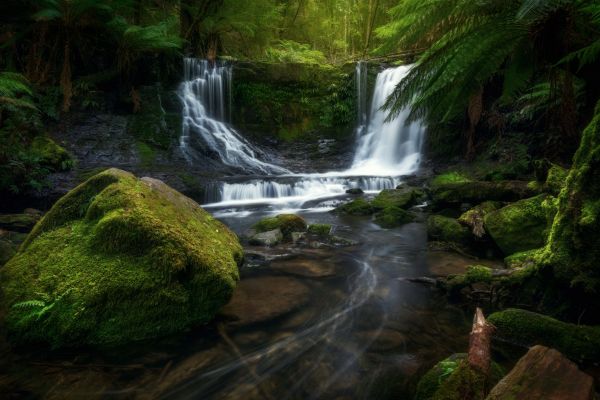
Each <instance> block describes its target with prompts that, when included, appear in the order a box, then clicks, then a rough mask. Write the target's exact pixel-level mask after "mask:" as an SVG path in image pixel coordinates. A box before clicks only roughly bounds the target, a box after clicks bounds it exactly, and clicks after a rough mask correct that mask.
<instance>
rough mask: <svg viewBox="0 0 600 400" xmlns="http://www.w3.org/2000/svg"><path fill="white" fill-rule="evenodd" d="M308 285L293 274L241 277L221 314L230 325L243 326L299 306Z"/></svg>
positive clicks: (306, 294)
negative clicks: (292, 276)
mask: <svg viewBox="0 0 600 400" xmlns="http://www.w3.org/2000/svg"><path fill="white" fill-rule="evenodd" d="M309 295H310V290H309V288H308V287H307V286H306V285H304V284H302V283H301V282H299V281H298V280H296V279H293V278H287V277H279V276H277V277H263V278H251V279H246V280H242V281H241V282H240V283H239V284H238V287H237V288H236V290H235V291H234V293H233V297H232V299H231V301H230V302H229V304H227V305H226V306H225V307H223V309H222V310H221V314H222V315H223V316H224V317H225V318H227V319H230V320H231V321H230V322H229V324H230V325H232V326H247V325H251V324H256V323H260V322H265V321H269V320H272V319H274V318H277V317H280V316H282V315H285V314H287V313H289V312H291V311H294V310H296V309H298V308H299V307H302V306H303V305H304V304H306V303H307V302H308V300H309Z"/></svg>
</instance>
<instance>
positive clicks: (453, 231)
mask: <svg viewBox="0 0 600 400" xmlns="http://www.w3.org/2000/svg"><path fill="white" fill-rule="evenodd" d="M427 235H428V236H429V238H430V239H432V240H437V241H442V242H455V243H460V244H467V243H468V242H469V239H470V236H471V234H470V232H469V229H468V228H466V227H464V226H462V225H461V224H460V223H459V222H458V221H457V220H456V219H454V218H449V217H444V216H442V215H430V216H429V218H427Z"/></svg>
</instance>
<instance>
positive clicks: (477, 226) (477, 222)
mask: <svg viewBox="0 0 600 400" xmlns="http://www.w3.org/2000/svg"><path fill="white" fill-rule="evenodd" d="M500 207H501V203H500V202H497V201H486V202H483V203H481V204H479V205H478V206H475V207H473V208H471V209H470V210H468V211H466V212H464V213H463V214H462V215H461V216H460V217H459V218H458V222H460V223H461V224H463V225H466V226H468V227H469V228H471V232H472V233H473V235H475V236H476V237H478V238H481V237H483V236H484V235H485V227H484V224H483V220H484V218H485V216H486V215H488V214H489V213H492V212H494V211H496V210H498V209H499V208H500Z"/></svg>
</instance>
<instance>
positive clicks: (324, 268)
mask: <svg viewBox="0 0 600 400" xmlns="http://www.w3.org/2000/svg"><path fill="white" fill-rule="evenodd" d="M271 269H273V270H275V271H278V272H283V273H286V274H290V275H297V276H302V277H307V278H324V277H328V276H333V275H335V270H336V268H335V264H333V263H331V262H328V261H324V260H313V259H310V258H298V259H293V260H281V261H275V262H273V263H272V264H271Z"/></svg>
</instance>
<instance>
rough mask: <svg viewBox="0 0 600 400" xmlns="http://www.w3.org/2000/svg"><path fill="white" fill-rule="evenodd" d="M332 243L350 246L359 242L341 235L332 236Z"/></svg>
mask: <svg viewBox="0 0 600 400" xmlns="http://www.w3.org/2000/svg"><path fill="white" fill-rule="evenodd" d="M330 242H331V244H333V245H334V246H338V247H350V246H356V245H357V244H358V242H357V241H356V240H352V239H347V238H344V237H341V236H331V238H330Z"/></svg>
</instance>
